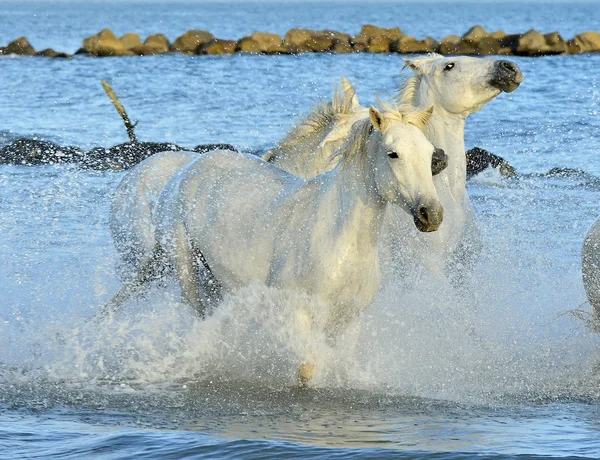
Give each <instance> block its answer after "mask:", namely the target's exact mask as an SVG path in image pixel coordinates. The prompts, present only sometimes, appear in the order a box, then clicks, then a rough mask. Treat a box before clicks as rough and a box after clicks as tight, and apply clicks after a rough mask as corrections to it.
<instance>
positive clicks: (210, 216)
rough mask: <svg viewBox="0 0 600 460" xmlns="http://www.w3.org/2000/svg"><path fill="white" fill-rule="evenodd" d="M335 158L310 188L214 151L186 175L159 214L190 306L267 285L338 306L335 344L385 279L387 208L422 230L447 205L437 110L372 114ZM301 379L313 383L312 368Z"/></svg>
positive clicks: (163, 240) (330, 319)
mask: <svg viewBox="0 0 600 460" xmlns="http://www.w3.org/2000/svg"><path fill="white" fill-rule="evenodd" d="M369 114H370V116H369V118H368V119H366V120H362V121H360V122H358V123H356V124H355V125H354V126H353V127H352V130H351V132H350V135H349V136H348V137H347V139H346V141H345V142H344V144H343V145H342V147H341V148H340V150H339V151H338V153H337V155H339V156H340V160H339V164H338V165H337V167H336V168H335V169H334V170H333V171H331V172H329V173H326V174H323V175H320V176H317V177H316V178H313V179H311V180H308V181H304V180H302V179H299V178H298V177H296V176H294V175H292V174H289V173H287V172H285V171H283V170H281V169H280V168H277V167H275V166H273V165H271V164H269V163H267V162H265V161H263V160H261V159H259V158H257V157H255V156H252V155H245V154H241V153H236V152H229V151H215V152H211V153H207V154H205V155H202V156H200V157H198V158H197V159H196V160H194V161H193V162H191V163H190V164H188V165H187V166H184V167H183V168H182V169H181V170H180V171H179V172H178V173H177V174H176V175H175V176H174V177H173V179H172V180H170V181H169V183H168V184H167V185H166V187H165V189H164V191H163V193H162V194H161V196H160V199H159V203H158V208H157V211H156V219H155V224H156V231H157V237H158V241H159V245H160V248H161V250H162V251H164V253H165V254H166V256H167V260H168V261H169V263H170V264H171V265H172V266H173V267H174V268H175V271H176V273H177V278H178V280H179V284H180V287H181V292H182V296H183V298H184V300H185V301H186V302H187V303H189V304H190V305H192V306H194V307H195V308H196V310H197V311H198V312H199V313H200V315H204V311H205V306H206V301H207V299H209V298H210V297H211V296H213V295H215V293H214V291H213V288H212V287H211V286H210V285H209V283H208V281H212V280H216V281H217V282H218V284H219V286H220V287H221V288H222V289H223V290H225V291H232V290H235V289H236V288H240V287H243V286H247V285H249V284H251V283H258V284H263V285H267V286H270V287H275V288H280V289H288V290H295V291H299V292H304V293H307V294H309V295H314V296H316V297H317V298H319V299H320V300H322V301H324V302H326V303H327V304H328V305H331V310H330V311H329V312H328V314H327V320H326V324H325V326H324V328H323V332H324V333H325V334H326V336H327V337H328V339H330V340H331V341H335V339H336V337H338V336H339V335H340V334H341V333H342V332H343V331H344V330H345V329H346V328H347V326H348V325H349V324H350V323H351V322H352V321H353V320H355V319H356V318H357V316H358V315H359V313H360V312H361V311H362V310H363V309H364V308H365V307H367V306H368V305H370V303H371V302H372V301H373V298H374V297H375V295H376V293H377V291H378V288H379V281H380V271H379V264H378V239H379V233H380V228H381V224H382V221H383V217H384V213H385V210H386V208H387V205H388V203H394V204H397V205H399V207H401V208H402V209H403V210H404V211H406V212H407V213H408V214H409V215H410V216H411V219H412V220H413V222H414V225H415V226H416V227H417V228H418V229H419V230H421V231H423V232H431V231H435V230H437V229H438V227H439V225H440V224H441V222H442V207H441V206H440V203H439V201H438V198H437V194H436V191H435V187H434V185H433V180H432V173H431V159H432V156H433V152H434V147H433V145H432V144H431V143H430V142H429V141H427V139H426V138H425V136H424V135H423V133H422V130H423V129H424V127H425V125H426V123H427V121H428V120H429V118H430V116H431V109H429V110H425V111H421V112H404V111H400V110H394V111H390V110H387V111H386V112H385V113H381V112H379V111H378V110H377V109H375V108H374V107H371V108H370V110H369ZM313 359H314V357H310V358H309V361H308V362H306V363H305V364H304V367H301V369H300V379H301V381H306V380H308V379H310V377H311V375H312V372H313V371H312V370H313V363H312V360H313Z"/></svg>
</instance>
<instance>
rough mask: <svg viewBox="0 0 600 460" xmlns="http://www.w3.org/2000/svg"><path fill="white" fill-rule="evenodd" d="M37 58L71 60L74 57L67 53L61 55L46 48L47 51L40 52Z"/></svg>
mask: <svg viewBox="0 0 600 460" xmlns="http://www.w3.org/2000/svg"><path fill="white" fill-rule="evenodd" d="M35 55H36V56H42V57H50V58H64V59H71V58H72V57H73V56H71V55H70V54H67V53H61V52H59V51H54V50H53V49H52V48H46V49H45V50H42V51H38V52H37V53H35Z"/></svg>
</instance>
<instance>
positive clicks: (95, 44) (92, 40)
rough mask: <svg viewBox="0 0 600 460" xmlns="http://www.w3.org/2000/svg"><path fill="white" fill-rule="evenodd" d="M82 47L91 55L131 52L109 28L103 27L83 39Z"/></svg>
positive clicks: (129, 53) (113, 54) (115, 54)
mask: <svg viewBox="0 0 600 460" xmlns="http://www.w3.org/2000/svg"><path fill="white" fill-rule="evenodd" d="M83 48H84V49H85V51H86V52H87V53H88V54H90V55H92V56H131V55H133V53H132V52H131V51H129V50H128V49H126V48H125V47H124V46H123V43H121V41H120V40H119V39H118V38H117V37H116V36H115V34H114V33H112V31H111V30H110V29H104V30H102V31H100V32H98V33H97V34H96V35H92V36H91V37H88V38H85V39H84V40H83Z"/></svg>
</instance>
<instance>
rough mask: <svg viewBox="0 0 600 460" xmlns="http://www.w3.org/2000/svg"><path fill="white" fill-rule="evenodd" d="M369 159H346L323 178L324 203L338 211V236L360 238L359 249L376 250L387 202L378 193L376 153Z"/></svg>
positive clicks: (360, 250)
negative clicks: (374, 159) (375, 166)
mask: <svg viewBox="0 0 600 460" xmlns="http://www.w3.org/2000/svg"><path fill="white" fill-rule="evenodd" d="M372 153H373V152H370V153H369V155H368V156H367V158H365V159H361V158H354V159H351V160H346V159H342V160H341V161H340V164H338V166H337V167H336V168H335V169H334V170H333V171H332V172H331V173H329V174H326V175H324V176H321V177H323V179H324V180H323V179H319V178H317V179H316V180H317V181H320V182H321V184H322V189H321V190H322V193H323V198H324V200H323V204H324V205H325V206H327V207H328V208H329V209H331V210H334V214H335V216H336V217H335V219H336V222H335V225H334V226H333V232H334V233H335V235H334V237H337V238H351V239H352V240H353V241H359V242H360V244H359V245H358V246H359V247H358V248H357V249H358V251H359V252H363V253H364V252H368V251H376V247H377V241H378V238H379V233H380V230H381V225H382V222H383V217H384V214H385V209H386V203H385V202H384V201H383V200H382V198H381V197H380V196H379V194H378V193H377V187H376V185H375V179H374V174H375V168H374V167H373V161H372V156H371V154H372Z"/></svg>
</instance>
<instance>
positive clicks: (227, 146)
mask: <svg viewBox="0 0 600 460" xmlns="http://www.w3.org/2000/svg"><path fill="white" fill-rule="evenodd" d="M193 150H194V152H198V153H206V152H210V151H211V150H231V151H233V152H237V151H238V149H236V148H235V147H234V146H233V145H231V144H200V145H197V146H196V147H194V148H193Z"/></svg>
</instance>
